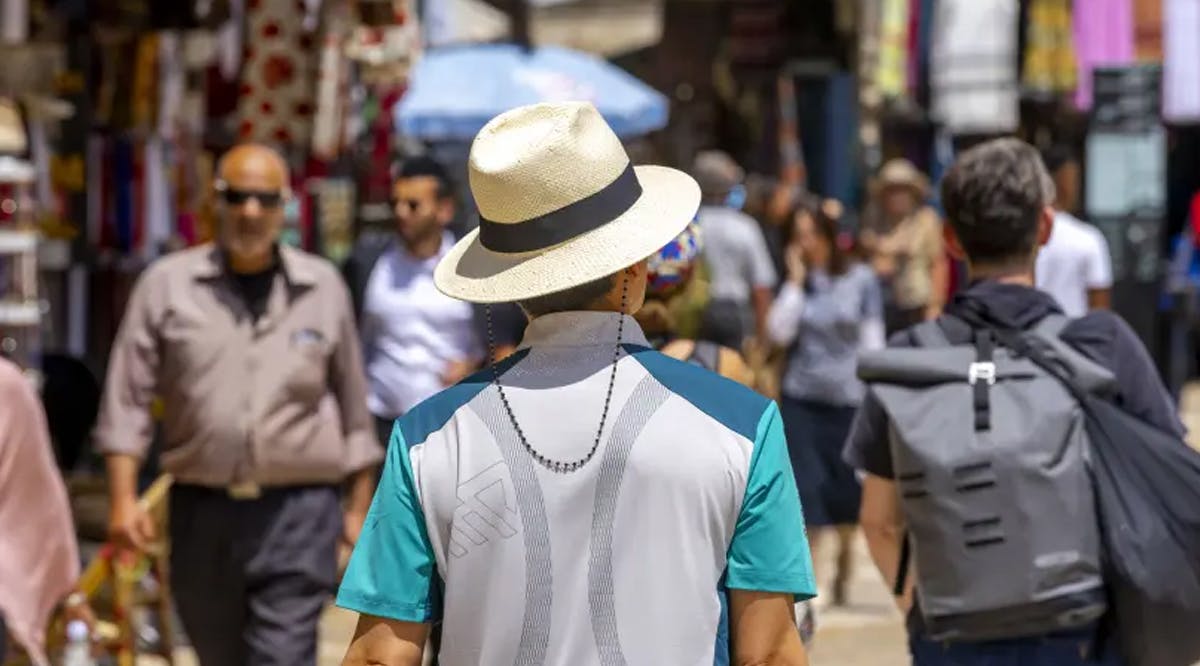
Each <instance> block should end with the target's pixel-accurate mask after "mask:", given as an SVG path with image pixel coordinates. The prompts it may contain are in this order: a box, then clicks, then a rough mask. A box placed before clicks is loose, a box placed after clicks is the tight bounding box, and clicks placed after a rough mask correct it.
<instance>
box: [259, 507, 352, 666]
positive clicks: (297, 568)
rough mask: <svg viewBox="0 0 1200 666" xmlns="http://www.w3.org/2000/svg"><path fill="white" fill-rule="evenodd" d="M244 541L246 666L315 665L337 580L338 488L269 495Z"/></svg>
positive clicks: (340, 520) (339, 522) (339, 525)
mask: <svg viewBox="0 0 1200 666" xmlns="http://www.w3.org/2000/svg"><path fill="white" fill-rule="evenodd" d="M252 511H253V513H252V515H251V516H250V519H249V520H248V521H247V527H248V528H250V529H248V530H247V531H245V532H243V533H242V534H241V535H239V536H240V538H241V539H242V540H243V542H244V543H246V544H247V545H252V553H253V554H252V556H251V559H250V562H249V564H248V565H247V568H246V575H247V596H248V598H249V608H248V611H249V617H248V622H247V624H246V630H245V641H246V647H247V659H246V661H245V662H244V663H245V664H246V666H315V665H316V663H317V623H318V621H319V620H320V618H321V611H322V610H323V609H324V608H325V604H326V603H327V602H328V601H329V599H330V596H331V595H332V594H333V592H334V589H335V587H336V581H337V543H338V538H339V536H340V535H341V530H342V514H341V508H340V501H339V498H338V492H337V489H336V488H332V487H328V488H296V489H288V490H278V491H273V492H271V493H269V494H268V495H267V496H265V497H263V498H262V499H261V500H259V501H258V502H256V503H255V506H254V507H253V509H252Z"/></svg>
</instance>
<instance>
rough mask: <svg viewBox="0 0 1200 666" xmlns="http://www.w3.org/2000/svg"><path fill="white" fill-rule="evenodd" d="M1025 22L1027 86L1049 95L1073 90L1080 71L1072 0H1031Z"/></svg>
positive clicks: (1034, 90)
mask: <svg viewBox="0 0 1200 666" xmlns="http://www.w3.org/2000/svg"><path fill="white" fill-rule="evenodd" d="M1026 26H1027V27H1026V30H1027V34H1028V41H1027V43H1026V46H1025V58H1024V62H1025V67H1024V70H1025V74H1024V85H1025V87H1026V88H1028V89H1029V90H1031V91H1033V92H1035V93H1042V94H1047V95H1055V94H1059V93H1066V92H1070V91H1072V90H1074V89H1075V85H1076V77H1077V75H1078V72H1077V71H1076V65H1075V49H1074V43H1073V39H1072V36H1071V0H1032V2H1031V3H1030V5H1029V15H1028V20H1027V21H1026Z"/></svg>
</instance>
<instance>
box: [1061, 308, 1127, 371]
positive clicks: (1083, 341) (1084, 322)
mask: <svg viewBox="0 0 1200 666" xmlns="http://www.w3.org/2000/svg"><path fill="white" fill-rule="evenodd" d="M1060 337H1061V338H1062V339H1063V341H1064V342H1066V343H1067V344H1069V345H1071V346H1072V347H1075V348H1076V349H1079V350H1080V351H1084V352H1085V353H1086V352H1088V351H1091V350H1093V349H1097V348H1108V349H1110V350H1111V351H1112V353H1113V354H1120V353H1122V352H1124V351H1126V350H1128V349H1129V348H1130V347H1131V346H1141V344H1142V342H1141V340H1140V339H1139V338H1138V337H1137V334H1136V333H1134V332H1133V329H1132V328H1130V327H1129V324H1128V323H1126V322H1125V320H1124V319H1122V318H1121V317H1120V316H1119V315H1117V314H1116V313H1114V312H1112V311H1111V310H1092V311H1091V312H1088V313H1087V314H1085V315H1084V316H1082V317H1079V318H1077V319H1072V320H1071V322H1070V323H1068V324H1067V325H1066V327H1064V328H1063V330H1062V333H1061V334H1060ZM1095 360H1096V361H1099V362H1101V363H1104V364H1106V365H1107V364H1109V363H1110V362H1111V359H1100V358H1097V359H1095Z"/></svg>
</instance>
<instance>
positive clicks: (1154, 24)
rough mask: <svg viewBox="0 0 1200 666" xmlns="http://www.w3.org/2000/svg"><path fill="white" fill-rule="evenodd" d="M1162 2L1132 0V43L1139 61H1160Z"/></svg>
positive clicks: (1160, 0) (1161, 50)
mask: <svg viewBox="0 0 1200 666" xmlns="http://www.w3.org/2000/svg"><path fill="white" fill-rule="evenodd" d="M1163 2H1164V0H1133V45H1134V50H1135V51H1136V53H1137V59H1138V61H1139V62H1162V59H1163ZM1197 36H1200V35H1197Z"/></svg>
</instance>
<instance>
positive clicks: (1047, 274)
mask: <svg viewBox="0 0 1200 666" xmlns="http://www.w3.org/2000/svg"><path fill="white" fill-rule="evenodd" d="M1037 286H1038V289H1041V290H1042V291H1044V292H1046V293H1048V294H1050V295H1051V296H1053V297H1054V299H1055V300H1057V301H1058V303H1059V305H1061V306H1062V309H1063V312H1065V313H1066V314H1067V316H1069V317H1082V316H1083V315H1085V314H1087V312H1088V290H1089V289H1108V288H1110V287H1112V258H1111V257H1110V255H1109V254H1108V242H1107V241H1105V240H1104V235H1103V234H1101V233H1100V231H1099V230H1098V229H1096V228H1095V227H1093V226H1092V225H1090V224H1087V223H1086V222H1082V221H1080V220H1079V219H1078V218H1076V217H1075V216H1073V215H1071V214H1070V213H1064V212H1061V211H1060V212H1058V213H1056V214H1055V216H1054V231H1053V232H1052V233H1051V234H1050V242H1048V243H1046V245H1045V247H1043V248H1042V250H1041V252H1039V253H1038V258H1037Z"/></svg>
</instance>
